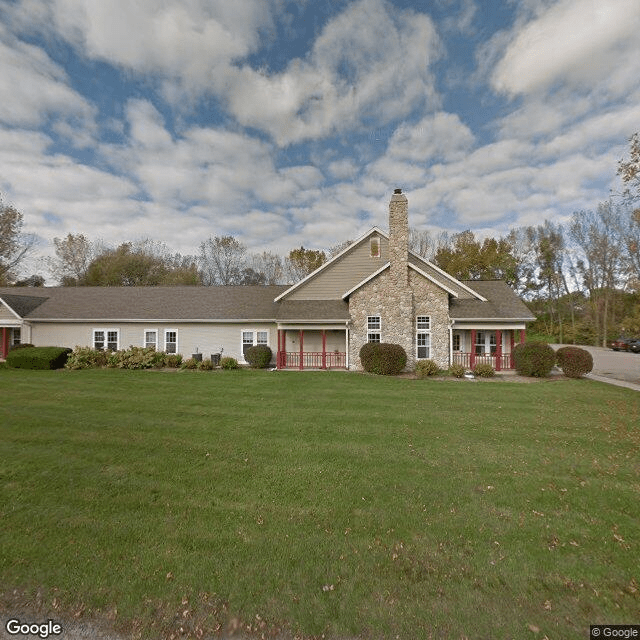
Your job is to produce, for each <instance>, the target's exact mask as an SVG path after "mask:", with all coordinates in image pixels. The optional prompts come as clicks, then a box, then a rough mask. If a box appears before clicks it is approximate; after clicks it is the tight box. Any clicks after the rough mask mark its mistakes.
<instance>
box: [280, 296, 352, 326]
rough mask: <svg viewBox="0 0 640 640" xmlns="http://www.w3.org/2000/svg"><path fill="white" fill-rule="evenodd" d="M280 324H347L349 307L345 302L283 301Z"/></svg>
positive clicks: (281, 303)
mask: <svg viewBox="0 0 640 640" xmlns="http://www.w3.org/2000/svg"><path fill="white" fill-rule="evenodd" d="M276 319H277V320H278V322H294V321H301V322H310V321H317V322H343V323H344V322H346V321H347V320H349V305H348V304H347V303H346V302H344V301H343V300H282V301H281V302H280V303H279V304H278V315H277V316H276Z"/></svg>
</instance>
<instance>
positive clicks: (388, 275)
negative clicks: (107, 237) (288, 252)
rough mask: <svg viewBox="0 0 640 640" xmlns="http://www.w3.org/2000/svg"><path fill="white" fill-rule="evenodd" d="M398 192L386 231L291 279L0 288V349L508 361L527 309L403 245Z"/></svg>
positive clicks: (295, 363) (280, 360) (404, 213)
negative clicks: (377, 351) (380, 354)
mask: <svg viewBox="0 0 640 640" xmlns="http://www.w3.org/2000/svg"><path fill="white" fill-rule="evenodd" d="M408 244H409V222H408V201H407V198H406V196H405V195H404V194H403V193H402V192H401V190H400V189H396V190H395V193H394V194H393V196H392V197H391V202H390V204H389V233H388V234H387V233H385V232H384V231H382V230H381V229H379V228H377V227H374V228H372V229H371V230H370V231H369V232H368V233H366V234H365V235H363V236H362V237H360V238H359V239H358V240H356V241H355V242H353V243H352V244H350V245H349V246H348V247H347V248H346V249H344V250H343V251H342V252H341V253H339V254H338V255H336V256H335V257H334V258H332V259H331V260H329V261H328V262H326V263H325V264H324V265H322V266H321V267H320V268H318V269H317V270H316V271H314V272H313V273H311V274H310V275H308V276H307V277H306V278H304V279H303V280H301V281H300V282H298V283H296V284H294V285H291V286H284V285H282V286H281V285H273V286H272V285H267V286H221V287H187V286H174V287H51V288H42V289H40V288H33V289H28V290H25V289H18V288H0V328H1V329H0V330H1V341H0V356H3V355H5V354H6V353H7V352H8V350H9V349H10V347H11V346H12V345H14V344H16V343H18V342H21V341H22V342H30V343H33V344H35V345H43V346H44V345H59V346H70V347H73V346H75V345H81V346H91V347H94V348H96V349H114V350H117V349H123V348H126V347H128V346H130V345H139V346H154V347H155V348H156V349H158V350H161V351H165V352H167V353H180V354H182V355H183V356H185V357H190V356H191V354H193V353H203V354H205V355H207V356H208V355H209V354H215V353H220V352H221V351H224V355H229V356H232V357H234V358H237V359H238V360H239V361H240V362H243V361H244V353H245V352H246V350H247V348H249V347H251V346H253V345H256V344H266V345H268V346H270V347H271V349H272V350H273V352H274V365H275V366H277V367H278V368H280V369H307V368H318V369H328V368H331V369H334V368H342V369H359V368H360V360H359V356H358V354H359V351H360V348H361V346H362V345H363V344H364V343H365V342H392V343H396V344H400V345H402V347H403V348H404V349H405V351H406V352H407V356H408V361H407V367H408V368H409V369H410V368H412V367H413V366H414V365H415V362H416V361H417V360H421V359H432V360H434V361H436V362H437V363H438V365H439V366H440V367H442V368H447V367H448V366H449V365H450V364H452V363H459V364H462V365H464V366H465V367H469V368H471V367H473V366H474V364H476V363H480V362H483V363H490V364H492V365H493V366H494V368H495V369H496V370H502V369H510V368H512V367H513V363H512V360H511V353H512V351H513V347H514V345H515V344H516V343H517V342H522V341H524V331H525V327H526V323H527V322H530V321H532V320H534V317H533V316H532V315H531V312H530V311H529V310H528V308H527V307H526V306H525V305H524V303H523V302H522V301H521V300H520V299H519V298H518V297H517V296H516V294H515V293H514V292H513V291H512V290H511V289H510V288H509V287H508V286H507V285H506V284H505V283H504V282H502V281H493V280H492V281H465V282H462V281H459V280H456V279H455V278H453V277H452V276H450V275H449V274H447V273H445V272H444V271H442V270H441V269H439V268H438V267H437V266H435V265H434V264H432V263H431V262H429V261H428V260H425V259H424V258H421V257H420V256H418V255H416V254H415V253H413V252H411V251H409V248H408Z"/></svg>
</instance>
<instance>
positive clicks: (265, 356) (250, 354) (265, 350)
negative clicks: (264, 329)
mask: <svg viewBox="0 0 640 640" xmlns="http://www.w3.org/2000/svg"><path fill="white" fill-rule="evenodd" d="M271 356H272V352H271V349H270V348H269V347H268V346H267V345H266V344H257V345H255V346H254V347H249V348H248V349H247V352H246V353H245V354H244V357H245V360H246V361H247V362H248V363H249V365H250V366H251V367H252V368H253V369H265V368H266V367H268V366H269V363H270V362H271Z"/></svg>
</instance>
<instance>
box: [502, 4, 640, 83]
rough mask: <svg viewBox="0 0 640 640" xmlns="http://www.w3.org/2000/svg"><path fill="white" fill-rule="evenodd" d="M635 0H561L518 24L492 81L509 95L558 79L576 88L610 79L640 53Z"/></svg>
mask: <svg viewBox="0 0 640 640" xmlns="http://www.w3.org/2000/svg"><path fill="white" fill-rule="evenodd" d="M639 31H640V3H638V1H637V0H607V2H597V1H595V0H560V1H559V2H556V3H554V4H552V5H550V6H548V7H545V8H544V9H542V10H540V12H539V14H538V15H537V16H536V17H535V18H534V19H532V20H530V21H529V22H527V23H526V24H525V25H524V26H518V27H517V28H516V30H515V32H514V33H513V34H512V37H511V40H510V42H509V44H508V46H507V47H506V50H505V51H504V55H503V57H502V59H501V60H500V61H499V62H498V64H497V66H496V68H495V70H494V72H493V75H492V84H493V86H494V88H495V89H496V90H498V91H501V92H505V93H508V94H511V95H516V94H522V93H524V94H528V93H533V92H536V91H540V90H544V89H546V88H549V87H551V86H552V85H553V84H554V83H558V82H562V83H564V84H566V83H568V84H571V85H574V86H577V87H580V86H584V85H587V86H593V84H594V80H595V79H601V80H606V78H607V76H608V74H610V73H611V71H612V70H614V69H615V68H616V66H618V65H619V64H621V63H624V62H625V61H626V60H628V59H630V58H631V57H633V56H636V57H637V56H638V55H640V39H638V32H639Z"/></svg>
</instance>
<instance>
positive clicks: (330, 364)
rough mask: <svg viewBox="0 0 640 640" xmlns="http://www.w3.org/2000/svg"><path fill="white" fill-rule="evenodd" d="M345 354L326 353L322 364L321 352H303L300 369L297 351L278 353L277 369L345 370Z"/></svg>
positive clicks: (340, 352) (339, 352)
mask: <svg viewBox="0 0 640 640" xmlns="http://www.w3.org/2000/svg"><path fill="white" fill-rule="evenodd" d="M346 367H347V354H346V353H345V352H342V351H326V352H325V353H324V363H323V354H322V351H305V352H304V353H303V354H302V367H300V352H299V351H280V352H279V353H278V368H280V369H300V368H302V369H345V368H346Z"/></svg>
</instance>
